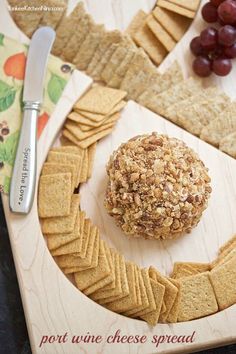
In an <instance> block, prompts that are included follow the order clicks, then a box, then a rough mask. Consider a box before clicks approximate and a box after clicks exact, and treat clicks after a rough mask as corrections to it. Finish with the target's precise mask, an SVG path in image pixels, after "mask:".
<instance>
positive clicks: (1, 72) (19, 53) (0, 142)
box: [0, 33, 74, 193]
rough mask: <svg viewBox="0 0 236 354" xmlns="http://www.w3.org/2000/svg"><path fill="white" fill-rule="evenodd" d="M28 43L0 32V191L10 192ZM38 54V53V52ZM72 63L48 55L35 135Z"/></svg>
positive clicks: (59, 92)
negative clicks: (41, 102)
mask: <svg viewBox="0 0 236 354" xmlns="http://www.w3.org/2000/svg"><path fill="white" fill-rule="evenodd" d="M27 51H28V46H26V45H24V44H22V43H19V42H17V41H15V40H13V39H10V38H8V37H6V36H5V35H3V34H1V33H0V192H4V193H9V186H10V178H11V173H12V167H13V164H14V158H15V153H16V148H17V142H18V137H19V133H20V127H21V119H22V94H23V84H24V81H23V80H24V73H25V64H26V56H27ZM39 55H40V54H39ZM73 69H74V66H72V65H71V64H68V63H65V62H63V61H62V60H61V59H59V58H57V57H54V56H53V55H50V58H49V61H48V69H47V74H46V78H45V83H44V101H43V106H42V109H41V112H40V116H39V119H38V138H39V137H40V135H41V133H42V131H43V129H44V127H45V126H46V124H47V121H48V119H49V117H50V115H51V114H52V112H53V110H54V107H55V105H56V104H57V102H58V100H59V98H60V97H61V94H62V92H63V90H64V88H65V86H66V84H67V81H68V80H69V79H70V77H71V73H72V71H73Z"/></svg>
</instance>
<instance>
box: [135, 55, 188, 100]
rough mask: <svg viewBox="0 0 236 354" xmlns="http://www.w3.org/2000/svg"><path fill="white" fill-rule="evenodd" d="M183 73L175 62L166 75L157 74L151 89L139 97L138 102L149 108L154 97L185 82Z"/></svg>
mask: <svg viewBox="0 0 236 354" xmlns="http://www.w3.org/2000/svg"><path fill="white" fill-rule="evenodd" d="M183 79H184V78H183V73H182V70H181V68H180V66H179V64H178V62H176V61H175V62H174V63H173V64H172V65H171V66H170V67H169V68H168V69H167V70H166V71H165V72H164V74H162V75H161V74H159V73H158V72H156V73H155V74H153V76H152V77H151V78H150V80H149V87H148V88H146V90H145V91H144V92H143V93H142V94H141V95H140V96H139V97H138V99H137V101H138V102H139V103H140V104H143V105H144V106H146V107H149V106H150V105H151V102H152V100H153V99H152V97H153V96H156V95H158V94H159V93H161V92H164V91H166V90H168V89H169V88H170V87H171V86H173V85H176V84H178V83H180V82H181V81H183Z"/></svg>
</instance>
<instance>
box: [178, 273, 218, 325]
mask: <svg viewBox="0 0 236 354" xmlns="http://www.w3.org/2000/svg"><path fill="white" fill-rule="evenodd" d="M180 286H181V296H180V304H179V314H178V321H190V320H194V319H197V318H201V317H204V316H208V315H211V314H213V313H215V312H217V311H218V305H217V301H216V297H215V293H214V290H213V287H212V285H211V282H210V278H209V272H205V273H200V274H197V275H192V276H190V277H186V278H183V279H180Z"/></svg>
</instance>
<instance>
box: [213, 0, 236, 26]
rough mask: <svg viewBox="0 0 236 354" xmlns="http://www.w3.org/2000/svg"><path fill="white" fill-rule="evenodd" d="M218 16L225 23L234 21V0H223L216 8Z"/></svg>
mask: <svg viewBox="0 0 236 354" xmlns="http://www.w3.org/2000/svg"><path fill="white" fill-rule="evenodd" d="M217 11H218V16H219V18H220V19H221V20H222V21H223V22H224V23H225V24H227V25H232V24H233V23H235V22H236V1H235V0H225V1H224V2H222V4H220V6H219V7H218V9H217Z"/></svg>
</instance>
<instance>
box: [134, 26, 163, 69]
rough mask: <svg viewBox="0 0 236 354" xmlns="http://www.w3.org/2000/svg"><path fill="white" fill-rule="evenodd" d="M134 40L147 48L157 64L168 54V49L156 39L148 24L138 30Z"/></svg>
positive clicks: (147, 51)
mask: <svg viewBox="0 0 236 354" xmlns="http://www.w3.org/2000/svg"><path fill="white" fill-rule="evenodd" d="M134 41H135V42H136V43H137V45H138V46H140V47H142V48H143V49H144V50H145V52H146V53H147V54H148V55H149V56H150V58H151V59H152V61H153V62H154V63H155V64H156V65H159V64H160V63H161V62H162V60H163V59H164V58H165V56H166V55H167V50H166V49H165V47H164V46H163V45H162V44H161V42H159V41H158V40H157V39H156V37H155V36H154V34H153V33H152V31H150V29H149V28H148V26H147V24H145V25H144V26H143V27H141V28H140V29H139V31H137V32H136V34H135V35H134Z"/></svg>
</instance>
